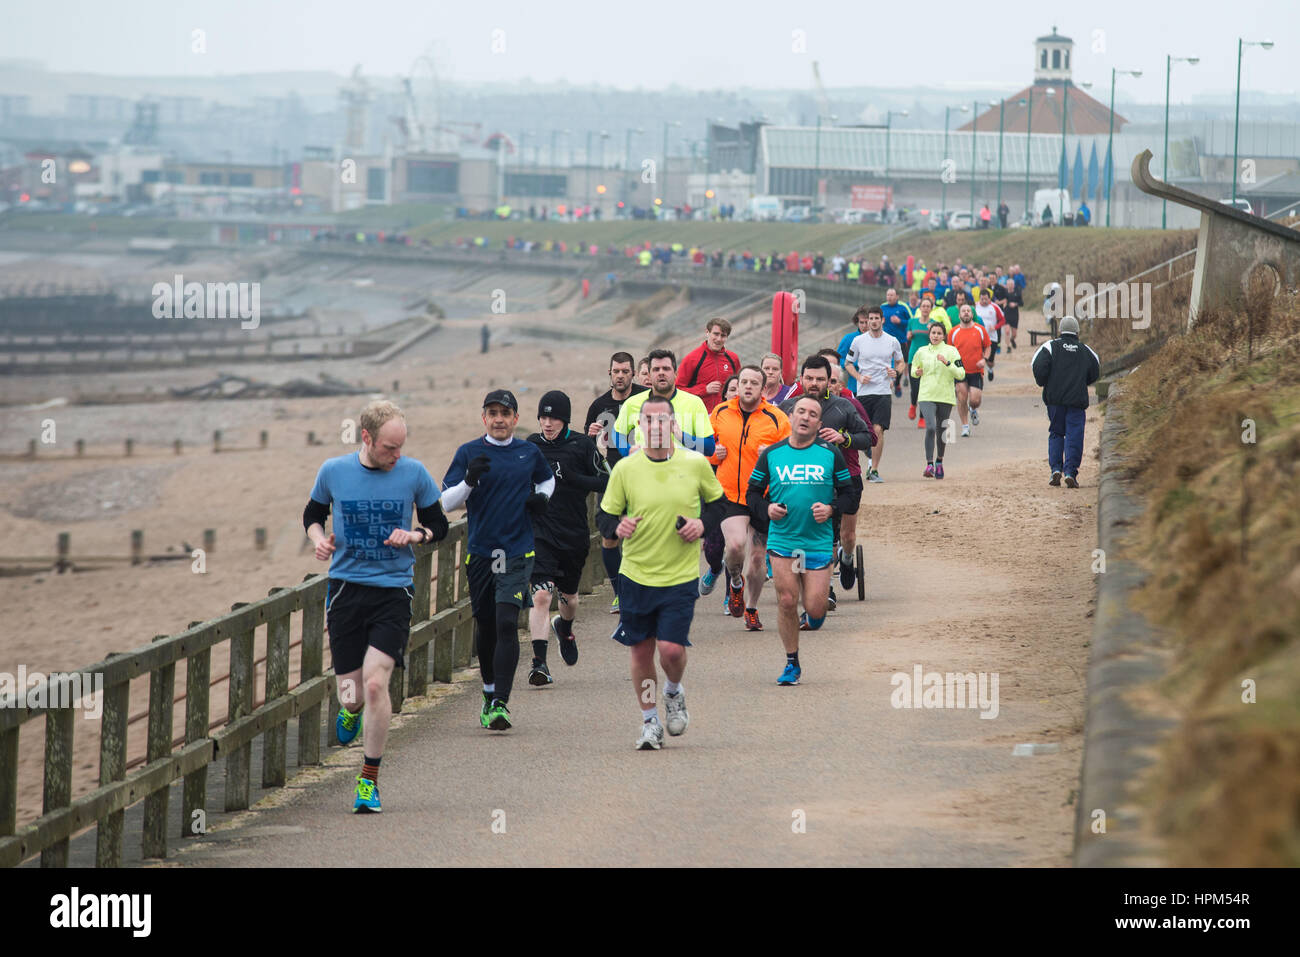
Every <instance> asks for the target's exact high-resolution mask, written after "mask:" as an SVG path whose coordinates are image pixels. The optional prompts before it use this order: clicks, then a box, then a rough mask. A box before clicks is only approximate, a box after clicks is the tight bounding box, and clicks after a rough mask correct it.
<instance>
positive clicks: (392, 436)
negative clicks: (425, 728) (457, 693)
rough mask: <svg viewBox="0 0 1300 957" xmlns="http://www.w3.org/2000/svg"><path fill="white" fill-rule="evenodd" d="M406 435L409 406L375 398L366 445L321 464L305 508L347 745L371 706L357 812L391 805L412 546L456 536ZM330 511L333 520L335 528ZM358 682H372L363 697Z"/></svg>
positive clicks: (340, 730)
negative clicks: (323, 571) (397, 678)
mask: <svg viewBox="0 0 1300 957" xmlns="http://www.w3.org/2000/svg"><path fill="white" fill-rule="evenodd" d="M405 442H406V421H405V420H404V419H403V417H402V410H401V409H399V408H398V407H397V406H396V405H394V404H393V403H391V402H387V401H378V402H372V403H370V405H368V406H366V407H365V408H364V409H363V410H362V411H361V451H359V452H352V453H349V454H348V455H340V456H338V457H337V458H332V459H329V460H327V461H326V462H325V464H324V465H322V466H321V467H320V471H319V472H318V473H317V475H316V484H315V485H314V486H312V490H311V498H310V499H309V500H308V502H307V507H306V508H305V509H304V510H303V515H302V523H303V527H304V528H305V529H306V530H307V537H308V538H310V539H311V541H312V544H313V545H315V546H316V557H317V558H318V559H320V560H321V561H328V562H329V563H330V570H329V583H328V585H327V588H326V592H325V616H326V617H325V620H326V623H327V624H328V626H329V633H330V656H331V658H332V659H333V663H334V676H335V680H336V681H337V682H338V696H339V703H340V708H339V713H338V715H337V716H336V717H335V721H334V727H335V733H336V734H337V735H338V740H339V743H340V744H348V743H350V742H351V741H352V739H353V738H355V737H356V736H357V733H358V732H359V731H360V730H361V724H362V721H361V715H362V710H363V708H364V709H365V710H366V711H367V712H368V713H369V716H370V720H368V721H366V722H365V734H364V738H363V745H364V748H363V750H364V752H365V757H364V763H363V765H362V768H361V774H360V775H358V776H357V787H356V795H355V797H354V799H353V803H352V810H353V813H374V812H379V811H382V810H383V808H382V807H381V806H380V803H379V788H378V784H377V782H378V780H379V762H380V759H381V758H382V757H383V756H384V741H385V739H386V738H387V736H388V725H389V722H390V721H391V720H392V714H393V712H392V705H391V703H390V701H389V697H388V680H389V678H391V677H392V674H393V669H394V668H395V667H398V666H400V665H401V664H402V654H403V652H405V651H406V642H407V639H408V638H409V637H410V633H411V599H412V597H413V595H412V591H411V589H412V584H413V581H412V569H413V568H414V567H415V556H414V554H413V553H412V552H411V549H410V547H409V546H411V545H421V544H427V543H428V542H436V541H439V540H440V539H442V538H444V537H445V536H446V534H447V517H446V516H445V515H444V514H443V511H442V507H441V506H440V505H439V504H438V486H437V485H435V484H434V481H433V477H432V476H431V475H429V471H428V470H427V469H426V468H425V467H424V466H423V465H421V464H420V463H419V462H417V461H416V460H415V459H409V458H403V457H402V446H403V445H404V444H405ZM412 502H414V503H415V507H416V509H417V511H418V514H419V519H420V524H421V525H423V526H424V527H423V528H421V529H419V530H416V531H408V530H407V526H409V525H410V524H411V503H412ZM331 510H332V511H333V513H334V528H333V531H332V532H331V533H330V534H329V535H326V534H325V522H326V521H328V520H329V517H330V512H331ZM340 539H342V541H340ZM358 686H360V687H362V688H364V690H365V695H364V699H363V700H358V695H357V691H358Z"/></svg>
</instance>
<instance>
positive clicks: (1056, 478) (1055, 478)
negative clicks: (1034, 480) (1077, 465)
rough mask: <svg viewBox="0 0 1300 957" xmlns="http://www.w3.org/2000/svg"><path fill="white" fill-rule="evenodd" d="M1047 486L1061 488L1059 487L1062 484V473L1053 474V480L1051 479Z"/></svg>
mask: <svg viewBox="0 0 1300 957" xmlns="http://www.w3.org/2000/svg"><path fill="white" fill-rule="evenodd" d="M1047 484H1048V485H1057V486H1059V485H1060V484H1061V473H1060V472H1053V473H1052V479H1051V481H1049V482H1048V483H1047Z"/></svg>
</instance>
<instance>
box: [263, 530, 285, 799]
mask: <svg viewBox="0 0 1300 957" xmlns="http://www.w3.org/2000/svg"><path fill="white" fill-rule="evenodd" d="M263 532H265V529H263ZM281 591H284V589H283V588H272V589H271V591H270V594H272V595H274V594H275V593H276V592H281ZM291 617H292V616H291V614H290V613H288V612H286V613H285V614H283V615H281V616H280V617H278V618H273V619H272V620H271V621H269V622H267V623H266V698H265V701H266V703H267V704H271V703H272V702H273V701H275V700H276V699H277V698H281V697H283V696H284V695H286V694H288V693H289V624H290V619H291ZM288 738H289V724H288V722H285V723H283V724H277V725H275V726H274V727H272V728H267V729H266V731H264V732H263V733H262V787H264V788H272V787H284V782H285V766H286V765H287V763H288V759H289V758H288V752H287V751H286V750H285V746H286V744H287V743H288Z"/></svg>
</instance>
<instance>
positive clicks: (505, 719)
mask: <svg viewBox="0 0 1300 957" xmlns="http://www.w3.org/2000/svg"><path fill="white" fill-rule="evenodd" d="M487 719H488V720H487V726H488V727H489V728H491V729H492V730H493V731H508V730H510V711H509V710H508V709H507V708H506V703H505V702H504V701H502V700H501V699H500V698H496V699H494V700H493V702H492V707H491V708H490V709H488V713H487Z"/></svg>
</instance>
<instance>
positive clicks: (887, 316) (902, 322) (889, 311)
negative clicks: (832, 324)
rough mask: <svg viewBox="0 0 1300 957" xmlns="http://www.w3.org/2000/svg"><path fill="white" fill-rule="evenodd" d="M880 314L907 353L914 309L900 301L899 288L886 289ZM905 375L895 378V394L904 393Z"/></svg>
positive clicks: (904, 352)
mask: <svg viewBox="0 0 1300 957" xmlns="http://www.w3.org/2000/svg"><path fill="white" fill-rule="evenodd" d="M880 314H881V315H882V316H883V317H884V320H885V325H884V329H885V331H886V332H887V333H889V334H890V335H891V336H893V337H894V338H895V339H897V340H898V346H899V348H900V349H901V350H902V352H903V355H907V324H908V323H909V322H911V321H912V310H911V309H909V308H908V307H907V305H906V304H904V303H901V302H899V301H898V290H897V289H894V288H893V287H892V286H891V287H890V288H889V289H886V290H885V304H884V305H883V306H881V307H880ZM841 368H843V366H841ZM905 375H906V373H904V374H903V375H900V376H899V377H898V378H897V379H895V380H894V395H895V396H901V395H902V394H903V380H904V377H905Z"/></svg>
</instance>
